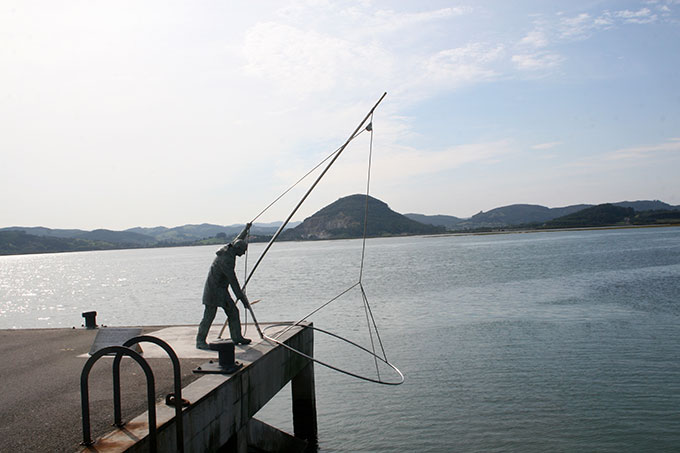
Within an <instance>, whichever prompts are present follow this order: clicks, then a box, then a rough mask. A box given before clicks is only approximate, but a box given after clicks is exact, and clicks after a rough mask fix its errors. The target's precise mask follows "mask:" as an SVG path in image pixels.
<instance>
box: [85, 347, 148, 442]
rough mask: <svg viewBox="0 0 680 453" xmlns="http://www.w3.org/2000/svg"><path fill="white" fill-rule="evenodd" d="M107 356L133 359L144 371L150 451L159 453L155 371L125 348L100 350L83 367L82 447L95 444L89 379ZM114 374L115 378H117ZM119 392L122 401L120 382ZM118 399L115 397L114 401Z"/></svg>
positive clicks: (134, 353)
mask: <svg viewBox="0 0 680 453" xmlns="http://www.w3.org/2000/svg"><path fill="white" fill-rule="evenodd" d="M107 354H116V358H118V357H122V356H123V355H127V356H130V357H132V358H133V359H134V360H135V361H136V362H137V363H138V364H139V366H141V367H142V370H144V374H145V375H146V397H147V405H148V409H149V410H148V412H149V451H150V452H153V453H155V452H156V451H157V435H156V387H155V385H154V379H153V371H151V367H150V366H149V364H148V363H147V362H146V360H144V358H143V357H142V356H141V355H139V353H137V352H136V351H133V350H132V349H130V348H127V347H125V346H107V347H105V348H102V349H100V350H99V351H97V352H95V353H94V354H92V356H91V357H90V358H89V359H87V362H85V366H83V371H82V372H81V373H80V402H81V407H82V414H83V442H82V445H86V446H91V445H93V444H94V441H93V440H92V436H91V433H90V393H89V386H88V378H89V376H90V370H92V367H93V366H94V364H95V362H96V361H97V360H99V359H100V358H101V357H102V356H104V355H107ZM115 374H116V373H115V372H114V378H115ZM116 391H117V392H118V399H119V401H120V381H119V385H118V388H117V389H116V386H114V394H115V393H116ZM115 398H116V397H115V396H114V399H115Z"/></svg>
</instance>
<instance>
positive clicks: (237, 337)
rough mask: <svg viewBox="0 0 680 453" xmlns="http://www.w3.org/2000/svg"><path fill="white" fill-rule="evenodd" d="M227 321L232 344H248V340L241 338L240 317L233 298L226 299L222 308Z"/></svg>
mask: <svg viewBox="0 0 680 453" xmlns="http://www.w3.org/2000/svg"><path fill="white" fill-rule="evenodd" d="M224 312H225V313H226V314H227V319H228V321H229V335H231V340H232V341H233V342H234V344H248V343H250V340H249V339H247V338H243V336H242V335H241V317H240V316H239V312H238V308H236V304H235V303H234V301H233V300H228V301H227V306H226V307H225V308H224Z"/></svg>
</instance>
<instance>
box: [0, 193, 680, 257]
mask: <svg viewBox="0 0 680 453" xmlns="http://www.w3.org/2000/svg"><path fill="white" fill-rule="evenodd" d="M365 202H366V198H365V195H350V196H348V197H344V198H341V199H339V200H337V201H336V202H334V203H332V204H330V205H328V206H326V207H325V208H323V209H321V210H320V211H318V212H317V213H316V214H314V215H313V216H311V217H309V218H307V219H305V221H304V222H302V223H301V222H291V223H290V224H288V225H287V226H286V228H287V229H286V231H284V232H283V234H282V235H281V239H283V240H285V239H289V240H290V239H292V240H305V239H336V238H354V237H361V236H362V235H363V225H364V210H365ZM603 206H606V207H603ZM590 208H597V209H593V210H589V209H590ZM612 208H622V209H624V210H615V209H612ZM625 209H627V210H625ZM630 209H632V210H634V212H633V213H632V214H631V211H630ZM584 211H585V212H584ZM576 214H578V215H576ZM554 220H555V222H553V221H554ZM556 220H559V222H557V221H556ZM622 223H630V224H634V225H658V224H665V225H668V224H680V206H672V205H669V204H668V203H664V202H662V201H659V200H640V201H621V202H617V203H609V204H606V205H598V206H592V205H587V204H581V205H572V206H565V207H561V208H547V207H545V206H540V205H531V204H515V205H510V206H503V207H500V208H495V209H492V210H490V211H488V212H480V213H478V214H476V215H474V216H472V217H470V218H467V219H461V218H458V217H454V216H447V215H433V216H431V215H423V214H413V213H412V214H406V215H401V214H399V213H397V212H394V211H392V210H391V209H390V208H389V207H388V206H387V204H386V203H384V202H382V201H380V200H378V199H376V198H373V197H369V219H368V236H370V237H380V236H399V235H413V234H433V233H442V232H445V231H447V230H449V231H471V230H472V231H474V230H480V231H485V230H493V229H499V228H501V229H503V228H544V227H547V228H558V227H565V228H568V227H584V226H586V227H587V226H598V225H616V224H622ZM281 224H282V222H272V223H256V224H254V225H253V227H252V228H251V230H250V232H251V241H253V242H258V241H268V240H269V239H270V238H271V236H272V235H273V234H274V233H275V232H276V231H277V230H278V228H279V226H280V225H281ZM558 225H561V226H558ZM242 229H243V224H235V225H229V226H222V225H213V224H209V223H203V224H197V225H194V224H192V225H182V226H177V227H173V228H167V227H163V226H158V227H152V228H143V227H136V228H130V229H128V230H125V231H112V230H106V229H98V230H94V231H85V230H78V229H50V228H45V227H19V226H14V227H7V228H0V255H13V254H22V253H48V252H66V251H80V250H104V249H121V248H135V247H168V246H176V245H201V244H224V243H225V242H228V241H230V240H231V239H232V238H233V237H234V236H236V235H237V234H238V233H239V232H240V231H241V230H242Z"/></svg>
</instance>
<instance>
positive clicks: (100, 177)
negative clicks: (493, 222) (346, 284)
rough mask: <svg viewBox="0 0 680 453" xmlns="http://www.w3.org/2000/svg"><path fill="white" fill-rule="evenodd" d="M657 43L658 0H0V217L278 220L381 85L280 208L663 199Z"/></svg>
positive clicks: (79, 224) (674, 199) (157, 222)
mask: <svg viewBox="0 0 680 453" xmlns="http://www.w3.org/2000/svg"><path fill="white" fill-rule="evenodd" d="M679 43H680V0H648V1H645V0H642V1H627V0H614V1H607V0H604V1H596V0H591V1H586V0H570V1H568V2H567V1H543V0H540V1H539V0H535V1H531V0H517V1H512V2H508V1H505V0H496V1H492V0H486V1H485V0H475V1H434V0H431V1H430V0H420V1H372V0H356V1H344V0H333V1H330V0H328V1H325V0H304V1H286V0H280V1H266V0H262V1H248V2H246V1H241V2H238V1H214V0H211V1H207V0H204V1H199V0H191V1H167V0H164V1H124V0H123V1H121V0H119V1H115V2H111V1H96V0H94V1H90V0H88V1H71V0H58V1H54V0H17V1H15V0H4V1H3V2H1V3H0V61H1V64H2V66H1V67H2V70H1V71H0V206H2V208H1V210H0V227H6V226H44V227H48V228H79V229H86V230H91V229H96V228H107V229H114V230H123V229H127V228H132V227H136V226H143V227H153V226H166V227H173V226H178V225H184V224H197V223H215V224H219V225H231V224H236V223H245V222H249V221H251V220H254V219H255V218H256V217H257V221H258V222H272V221H278V220H284V219H286V218H287V217H288V215H289V214H290V213H291V212H292V210H293V208H294V207H295V205H296V204H297V203H298V201H299V199H300V197H301V196H302V195H303V194H304V192H305V191H306V190H307V189H308V187H309V185H310V184H311V183H312V182H313V176H314V175H312V177H310V178H308V179H306V180H304V181H303V182H302V183H301V184H300V185H298V186H297V187H296V188H295V189H294V190H292V191H291V192H290V193H289V194H288V195H287V196H286V197H284V198H283V199H282V200H281V201H279V202H278V203H276V204H275V205H274V206H272V207H271V208H270V209H268V210H266V211H265V212H264V213H262V214H261V215H259V214H260V212H261V211H262V210H263V209H265V207H266V206H267V205H269V203H270V202H271V201H273V200H274V199H275V198H276V197H278V196H279V195H280V194H281V193H283V191H285V190H286V189H287V188H289V187H290V186H291V185H292V184H293V183H295V181H297V180H298V179H299V178H300V177H301V176H302V175H304V174H305V173H306V172H307V171H308V170H310V169H311V168H313V167H314V166H315V165H317V164H318V163H319V162H320V161H321V160H322V159H324V158H325V157H326V156H328V155H329V154H330V153H331V152H332V151H333V150H335V149H337V148H338V147H339V146H340V145H341V144H342V143H343V142H344V141H345V140H346V139H347V138H348V137H349V135H350V134H351V132H352V131H353V130H354V129H355V128H356V127H357V126H358V125H359V122H360V121H361V120H362V119H363V118H364V116H365V115H366V114H367V112H368V111H369V109H370V108H371V107H372V106H373V105H374V104H375V103H376V102H377V100H378V99H379V98H380V96H382V94H383V93H384V92H387V96H386V97H385V99H384V100H383V101H382V103H381V104H380V105H379V106H378V108H377V109H376V111H375V114H374V117H373V133H372V134H373V135H372V136H371V134H370V133H368V132H365V133H362V134H361V135H360V136H359V137H358V138H357V139H355V140H354V141H352V143H351V144H350V145H349V146H348V147H347V149H346V150H345V151H344V153H343V155H342V156H341V157H340V158H339V159H338V161H337V162H336V163H335V164H334V165H333V167H332V168H331V169H330V170H329V172H328V173H327V174H326V176H325V177H324V178H323V179H322V181H321V182H320V183H319V185H318V186H317V187H316V188H315V189H314V191H313V192H312V193H311V195H310V196H309V198H308V199H307V200H306V201H305V203H304V204H303V205H302V207H301V208H300V209H299V211H298V212H297V213H296V214H295V215H294V216H293V220H303V219H304V218H305V217H307V216H309V215H311V214H313V213H314V212H316V211H317V210H319V209H320V208H322V207H324V206H326V205H327V204H329V203H331V202H333V201H335V200H337V199H338V198H341V197H343V196H347V195H351V194H355V193H365V192H366V191H367V188H368V189H369V191H370V194H371V195H372V196H374V197H376V198H378V199H380V200H382V201H384V202H386V203H387V204H388V205H389V206H390V207H391V208H392V209H393V210H395V211H397V212H400V213H420V214H428V215H435V214H445V215H453V216H457V217H469V216H472V215H474V214H476V213H478V212H480V211H488V210H490V209H493V208H496V207H500V206H506V205H510V204H516V203H528V204H539V205H543V206H548V207H561V206H567V205H571V204H580V203H588V204H600V203H606V202H616V201H624V200H657V199H658V200H662V201H665V202H667V203H670V204H674V205H680V177H678V170H679V169H680V89H679V87H680V51H679V50H680V45H679ZM369 158H370V160H369ZM369 161H370V170H371V171H370V184H369V178H368V174H369V173H368V169H369ZM258 215H259V217H258Z"/></svg>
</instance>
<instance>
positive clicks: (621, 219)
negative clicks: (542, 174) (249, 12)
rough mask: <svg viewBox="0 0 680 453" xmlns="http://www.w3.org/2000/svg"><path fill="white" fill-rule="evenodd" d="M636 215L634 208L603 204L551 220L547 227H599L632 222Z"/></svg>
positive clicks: (546, 224)
mask: <svg viewBox="0 0 680 453" xmlns="http://www.w3.org/2000/svg"><path fill="white" fill-rule="evenodd" d="M634 216H635V210H634V209H633V208H625V207H623V206H614V205H613V204H609V203H607V204H601V205H597V206H593V207H591V208H586V209H583V210H581V211H578V212H574V213H572V214H569V215H566V216H563V217H559V218H557V219H553V220H550V221H549V222H546V223H545V227H547V228H574V227H597V226H612V225H624V224H630V221H631V219H632V218H633V217H634Z"/></svg>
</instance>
